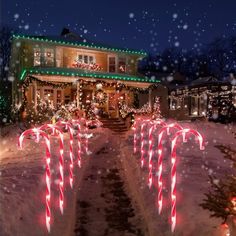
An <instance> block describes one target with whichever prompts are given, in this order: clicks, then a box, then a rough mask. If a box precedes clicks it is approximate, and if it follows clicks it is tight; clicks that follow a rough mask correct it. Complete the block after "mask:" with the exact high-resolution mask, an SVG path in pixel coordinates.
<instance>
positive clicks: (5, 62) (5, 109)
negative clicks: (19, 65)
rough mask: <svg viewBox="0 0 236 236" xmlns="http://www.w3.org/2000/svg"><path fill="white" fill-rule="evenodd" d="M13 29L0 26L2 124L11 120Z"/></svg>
mask: <svg viewBox="0 0 236 236" xmlns="http://www.w3.org/2000/svg"><path fill="white" fill-rule="evenodd" d="M12 33H13V30H12V29H11V28H9V27H7V26H3V27H1V28H0V124H3V123H5V122H6V121H7V120H9V114H10V110H11V81H10V80H9V78H8V76H9V74H8V71H9V64H10V57H11V36H12Z"/></svg>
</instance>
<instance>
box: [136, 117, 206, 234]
mask: <svg viewBox="0 0 236 236" xmlns="http://www.w3.org/2000/svg"><path fill="white" fill-rule="evenodd" d="M138 125H139V126H140V127H141V128H140V146H141V150H140V151H141V167H143V165H144V161H145V150H144V143H145V131H144V127H145V126H146V127H148V125H151V127H150V128H149V132H148V137H147V138H148V140H149V150H148V154H149V175H148V186H149V188H151V186H152V183H153V174H152V172H153V163H152V159H153V156H154V155H153V147H154V139H153V132H154V130H156V129H157V127H158V126H160V127H162V128H161V129H160V130H159V131H158V147H157V153H158V163H157V169H158V195H157V203H158V212H159V214H161V212H162V207H163V196H162V190H163V182H162V171H163V170H162V169H163V168H162V161H163V146H162V141H163V135H164V132H167V135H170V129H172V128H174V129H177V132H176V133H175V134H174V136H173V138H172V139H171V231H172V232H174V230H175V227H176V158H177V156H176V149H177V139H178V137H179V136H182V140H183V142H187V139H186V135H187V134H192V135H194V136H195V137H196V140H197V141H198V143H199V148H200V150H204V146H203V138H202V136H201V134H200V133H199V132H198V131H196V130H194V129H184V128H182V126H180V125H179V124H177V123H172V124H166V123H165V122H163V121H161V120H147V119H140V118H139V119H137V120H135V123H134V153H136V152H137V146H138V145H137V141H138V135H137V133H138V132H137V130H138Z"/></svg>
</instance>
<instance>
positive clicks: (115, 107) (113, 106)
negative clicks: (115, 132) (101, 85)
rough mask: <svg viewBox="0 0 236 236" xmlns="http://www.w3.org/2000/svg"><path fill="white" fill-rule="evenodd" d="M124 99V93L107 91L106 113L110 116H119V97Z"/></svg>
mask: <svg viewBox="0 0 236 236" xmlns="http://www.w3.org/2000/svg"><path fill="white" fill-rule="evenodd" d="M121 98H122V99H125V94H124V93H117V92H114V93H109V94H108V113H109V116H110V117H111V118H117V117H119V99H121Z"/></svg>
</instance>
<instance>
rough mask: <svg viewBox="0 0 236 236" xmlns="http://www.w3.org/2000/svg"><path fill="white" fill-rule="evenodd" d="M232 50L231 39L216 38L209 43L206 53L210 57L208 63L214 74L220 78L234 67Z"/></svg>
mask: <svg viewBox="0 0 236 236" xmlns="http://www.w3.org/2000/svg"><path fill="white" fill-rule="evenodd" d="M230 51H231V48H230V40H229V39H224V38H216V39H215V40H214V41H213V42H211V43H210V44H208V45H207V48H206V52H205V54H206V55H207V57H208V65H209V67H210V69H211V72H212V74H214V75H215V76H216V77H218V78H223V77H224V76H225V75H228V74H229V73H230V72H231V71H232V69H233V61H232V53H231V52H230Z"/></svg>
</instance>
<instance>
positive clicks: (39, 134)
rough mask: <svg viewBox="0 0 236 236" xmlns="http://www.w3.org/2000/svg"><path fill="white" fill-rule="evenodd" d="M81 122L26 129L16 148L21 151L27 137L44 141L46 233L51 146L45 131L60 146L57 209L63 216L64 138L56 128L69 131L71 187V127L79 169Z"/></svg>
mask: <svg viewBox="0 0 236 236" xmlns="http://www.w3.org/2000/svg"><path fill="white" fill-rule="evenodd" d="M83 121H84V122H85V125H86V127H85V132H86V133H85V138H86V139H85V150H86V152H88V127H87V121H86V120H85V119H83ZM80 122H81V120H72V121H71V122H66V121H59V122H57V123H56V124H55V125H53V124H45V125H42V126H41V127H39V128H33V129H28V130H26V131H24V132H23V133H22V134H21V135H20V137H19V139H18V146H19V148H20V149H23V140H24V138H25V137H26V136H28V135H33V137H34V138H35V141H36V142H37V143H39V141H40V139H41V138H43V139H44V140H45V150H46V202H45V204H46V205H45V208H46V228H47V231H48V232H50V228H51V204H50V201H51V184H50V183H51V171H50V162H51V151H50V148H51V144H50V138H49V137H50V136H49V135H48V134H47V133H46V131H50V132H51V134H52V135H56V136H58V137H59V145H60V156H59V173H60V182H59V208H60V212H61V214H63V210H64V209H63V208H64V137H63V133H62V130H61V129H60V128H59V127H58V126H61V127H64V128H65V129H66V130H69V134H70V144H69V146H70V154H69V156H70V176H69V178H70V186H71V188H72V187H73V174H74V173H73V165H74V164H73V163H74V156H73V134H74V129H73V127H72V125H74V124H76V125H77V129H78V135H77V136H78V166H79V167H81V138H80V137H81V126H80Z"/></svg>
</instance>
